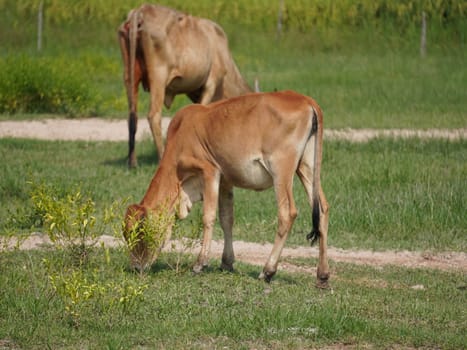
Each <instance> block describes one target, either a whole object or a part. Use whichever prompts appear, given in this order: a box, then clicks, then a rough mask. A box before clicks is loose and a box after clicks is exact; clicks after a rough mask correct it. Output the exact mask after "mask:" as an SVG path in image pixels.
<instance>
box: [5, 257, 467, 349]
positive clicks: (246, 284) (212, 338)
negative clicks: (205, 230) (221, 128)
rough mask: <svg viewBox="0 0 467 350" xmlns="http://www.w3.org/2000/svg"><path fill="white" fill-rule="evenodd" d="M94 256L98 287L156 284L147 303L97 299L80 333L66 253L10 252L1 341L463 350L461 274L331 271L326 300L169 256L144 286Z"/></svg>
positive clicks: (300, 288)
mask: <svg viewBox="0 0 467 350" xmlns="http://www.w3.org/2000/svg"><path fill="white" fill-rule="evenodd" d="M96 253H98V254H97V255H96V256H95V257H93V264H92V265H91V266H90V267H89V268H88V269H85V270H84V274H85V276H87V278H88V279H90V280H93V281H94V282H96V283H99V284H100V285H105V284H107V283H115V284H122V285H123V284H128V283H131V284H135V285H146V286H147V289H146V290H145V292H144V299H143V300H139V301H137V302H135V303H134V304H133V306H132V307H131V308H128V309H126V310H125V309H123V308H120V307H118V306H112V307H109V305H110V301H105V300H102V299H100V298H99V297H91V298H90V299H88V300H87V301H86V302H82V303H81V304H80V305H79V307H78V308H77V310H78V311H79V312H80V315H79V317H78V321H79V322H74V323H70V319H69V316H68V315H67V313H66V312H65V310H64V304H63V302H64V301H63V300H62V299H61V298H60V297H59V295H57V294H56V292H54V290H53V289H52V287H51V285H50V282H49V280H48V275H47V272H46V269H45V268H44V267H43V263H42V259H48V260H51V261H57V262H59V261H61V259H62V257H61V255H60V253H59V252H54V251H32V252H11V253H2V255H0V261H1V264H0V271H1V273H0V282H1V285H2V286H8V288H1V289H0V339H2V341H4V342H5V341H8V342H9V344H10V345H12V346H13V345H14V346H15V347H18V348H22V349H43V348H52V349H58V348H60V349H76V348H85V349H91V348H92V349H130V348H131V349H153V348H159V349H160V348H167V349H187V348H193V349H199V348H224V347H228V348H235V349H250V348H258V349H284V348H288V349H303V348H322V347H324V346H326V345H329V346H339V345H343V344H347V345H352V346H356V347H357V348H359V347H366V346H370V347H373V348H391V347H394V346H395V347H402V348H406V347H409V348H410V347H417V348H418V347H421V348H442V349H460V348H462V347H463V346H465V341H466V339H465V333H466V331H467V329H466V321H467V320H466V315H465V312H463V308H462V305H465V303H466V302H467V300H466V294H465V287H466V283H467V280H466V279H465V275H464V274H462V273H457V272H440V271H436V270H424V269H403V268H396V267H384V268H378V269H376V268H371V267H360V266H354V265H348V264H341V263H331V269H332V272H333V274H334V275H333V280H332V286H333V290H332V291H329V290H327V291H322V290H319V289H316V288H314V283H315V277H314V276H312V275H309V274H300V273H294V274H289V273H287V272H284V271H281V272H280V273H279V274H278V275H277V276H276V278H275V280H274V281H273V283H272V284H271V285H267V284H264V282H262V281H258V280H257V279H256V276H257V272H258V270H259V269H260V267H257V266H250V265H246V264H241V263H238V264H237V265H236V266H237V271H236V272H235V273H233V274H231V273H222V272H220V271H218V270H217V269H216V268H215V266H218V264H219V261H213V262H212V264H213V267H212V268H210V269H209V270H208V271H207V272H205V273H203V274H201V275H198V276H193V275H192V273H191V272H190V271H189V270H188V269H189V265H186V264H185V265H183V270H182V272H179V273H176V272H175V271H174V270H172V269H170V268H169V267H168V265H167V263H168V262H170V259H171V258H172V257H171V255H170V254H163V255H162V256H161V257H160V259H159V260H158V262H157V264H156V265H155V266H154V267H153V270H152V271H151V272H150V273H149V274H148V275H147V276H145V277H144V278H143V279H140V278H139V277H138V276H137V275H135V274H133V273H131V272H128V271H126V270H125V266H126V262H127V257H126V255H124V254H122V252H120V251H117V250H111V252H110V262H109V263H106V262H105V261H104V258H103V254H102V252H101V253H99V251H97V252H96ZM295 263H299V264H307V265H310V264H313V265H314V264H315V261H310V260H303V259H301V260H299V261H295ZM56 268H57V269H59V267H58V266H57V267H56ZM96 276H97V277H96ZM414 286H419V287H418V288H419V289H414V288H413V287H414ZM420 286H423V287H422V289H420Z"/></svg>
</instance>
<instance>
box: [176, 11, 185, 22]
mask: <svg viewBox="0 0 467 350" xmlns="http://www.w3.org/2000/svg"><path fill="white" fill-rule="evenodd" d="M185 19H186V15H184V14H183V13H182V14H179V15H178V17H177V20H178V22H179V23H181V22H183V21H185Z"/></svg>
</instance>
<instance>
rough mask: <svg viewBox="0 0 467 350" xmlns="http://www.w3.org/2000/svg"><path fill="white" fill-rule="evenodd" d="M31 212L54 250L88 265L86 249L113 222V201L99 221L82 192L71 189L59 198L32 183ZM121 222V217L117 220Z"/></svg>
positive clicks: (89, 201) (94, 210) (49, 189)
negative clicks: (35, 216)
mask: <svg viewBox="0 0 467 350" xmlns="http://www.w3.org/2000/svg"><path fill="white" fill-rule="evenodd" d="M31 187H32V188H31V199H32V211H33V212H34V213H35V215H38V216H39V217H40V218H41V221H42V224H43V226H44V229H45V232H46V233H47V235H48V236H49V238H50V240H51V241H52V243H53V244H54V245H55V247H57V248H59V249H66V250H68V251H69V252H70V253H71V256H72V257H74V258H75V259H76V260H77V262H78V263H79V265H83V264H85V263H86V262H87V259H88V255H89V250H90V248H91V247H92V246H94V245H95V244H96V242H97V239H98V238H99V237H100V236H101V235H102V234H103V232H104V230H105V229H106V224H109V223H112V222H114V221H115V218H116V213H115V207H116V206H117V205H120V204H118V203H116V202H114V203H113V204H112V205H111V207H110V208H105V209H104V217H103V220H102V221H98V220H97V219H96V208H95V203H94V201H93V200H92V199H91V197H90V196H85V195H83V194H82V192H81V189H79V188H77V189H75V190H70V191H68V193H66V194H65V195H64V196H60V195H59V194H58V193H57V192H56V191H54V190H53V189H52V187H51V186H47V185H45V184H36V183H31ZM120 221H121V218H120Z"/></svg>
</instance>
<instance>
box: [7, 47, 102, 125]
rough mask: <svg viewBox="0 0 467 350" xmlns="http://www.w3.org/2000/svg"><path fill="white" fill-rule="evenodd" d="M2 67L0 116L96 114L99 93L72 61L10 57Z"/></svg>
mask: <svg viewBox="0 0 467 350" xmlns="http://www.w3.org/2000/svg"><path fill="white" fill-rule="evenodd" d="M0 66H1V67H2V69H1V70H0V113H10V114H13V113H59V114H65V115H68V116H83V115H90V114H95V113H96V107H95V106H96V105H97V103H96V100H95V99H96V97H95V96H96V94H95V93H93V91H92V89H91V85H90V84H89V83H88V81H87V80H86V76H85V75H83V74H81V72H79V70H78V69H77V68H76V67H74V66H70V65H69V62H68V64H67V62H63V61H61V60H60V59H57V58H54V59H52V58H31V57H27V56H9V57H8V58H6V59H3V60H1V61H0Z"/></svg>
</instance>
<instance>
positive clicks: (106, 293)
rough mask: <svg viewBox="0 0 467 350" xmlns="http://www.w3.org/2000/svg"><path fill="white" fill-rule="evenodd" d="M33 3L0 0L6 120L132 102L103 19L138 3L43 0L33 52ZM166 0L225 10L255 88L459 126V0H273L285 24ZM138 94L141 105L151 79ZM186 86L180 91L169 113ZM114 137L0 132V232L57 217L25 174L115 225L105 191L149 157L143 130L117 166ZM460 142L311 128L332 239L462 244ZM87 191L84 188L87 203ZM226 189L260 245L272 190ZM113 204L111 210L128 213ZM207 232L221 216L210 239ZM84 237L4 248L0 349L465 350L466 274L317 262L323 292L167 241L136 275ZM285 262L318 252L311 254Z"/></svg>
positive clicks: (127, 195)
mask: <svg viewBox="0 0 467 350" xmlns="http://www.w3.org/2000/svg"><path fill="white" fill-rule="evenodd" d="M40 3H41V1H39V0H0V30H1V33H2V35H0V48H1V50H0V113H1V114H0V119H4V120H5V119H32V118H44V117H45V116H47V117H64V116H66V117H88V116H95V115H97V116H100V117H103V118H126V114H127V107H126V98H125V93H124V89H123V83H122V67H121V59H120V52H119V48H118V43H117V40H116V29H117V27H118V26H119V24H120V23H121V22H122V21H123V20H124V19H125V18H126V15H127V13H128V11H129V9H130V8H133V7H136V6H139V5H140V1H133V0H130V1H128V0H126V1H124V0H101V1H84V0H44V1H43V6H44V7H43V11H44V28H43V30H44V31H43V43H42V49H41V50H40V51H38V50H37V16H38V10H39V6H40ZM160 3H162V4H165V5H168V6H172V7H176V8H178V9H180V10H183V11H187V12H189V13H192V14H194V15H198V16H202V17H207V18H210V19H213V20H215V21H216V22H218V23H219V24H221V25H222V27H223V28H224V29H225V31H226V32H227V34H228V37H229V40H230V47H231V50H232V52H233V55H234V58H235V60H236V62H237V64H238V66H239V68H240V70H241V72H242V73H243V75H244V76H245V77H246V79H247V80H248V81H249V82H250V83H251V84H252V83H253V81H254V79H255V78H256V77H257V78H259V80H260V85H261V89H262V90H264V91H272V90H274V89H276V88H277V89H294V90H297V91H299V92H302V93H304V94H308V95H311V96H313V97H315V98H316V99H317V101H318V102H319V103H320V105H321V106H322V107H323V109H324V112H325V122H326V127H327V128H346V127H354V128H367V127H371V128H402V127H408V128H461V127H462V128H465V127H466V121H467V115H466V111H467V95H466V91H467V74H466V71H467V70H466V67H465V62H466V57H465V53H466V47H465V44H466V38H465V33H467V28H466V26H467V21H466V9H467V3H466V2H465V1H460V0H458V1H455V0H425V1H424V0H397V1H391V0H342V1H326V0H313V1H305V0H284V1H283V8H282V11H281V18H282V28H281V31H280V32H278V26H277V20H278V13H279V7H280V6H281V5H280V4H281V1H269V0H254V1H251V0H239V1H227V0H218V1H217V0H216V1H214V0H212V1H208V0H198V1H182V0H172V1H161V2H160ZM422 12H425V14H426V19H427V48H426V55H425V56H423V57H422V56H421V55H420V28H421V18H422ZM140 100H141V107H140V111H141V112H140V113H141V117H143V116H144V114H145V113H146V110H147V94H145V93H142V94H141V97H140ZM186 103H188V100H187V99H186V98H184V97H181V96H180V97H178V98H177V99H176V101H175V104H174V106H173V107H172V109H171V110H170V111H165V113H166V114H172V113H173V112H174V111H176V110H177V109H178V108H180V107H181V106H183V105H184V104H186ZM142 119H144V118H142ZM142 122H144V120H142ZM126 150H127V145H126V143H125V142H114V143H112V142H59V141H50V142H47V141H35V140H21V139H1V140H0V159H1V160H2V161H1V163H0V235H1V236H4V237H5V236H6V235H9V234H14V235H17V236H18V235H21V234H22V233H24V234H29V233H30V232H32V231H38V230H39V231H43V232H46V231H47V230H51V229H52V227H51V224H50V222H53V220H52V219H53V218H52V219H51V221H47V220H44V217H43V216H41V212H40V210H39V209H40V208H44V206H38V205H37V203H35V202H34V200H33V199H32V197H34V196H37V191H36V192H34V191H35V190H34V186H31V182H33V183H36V184H45V185H46V186H47V188H51V189H53V192H54V196H56V197H50V198H49V202H48V203H49V204H50V205H49V206H50V207H54V208H55V209H54V210H56V211H57V213H60V210H61V209H64V208H67V205H68V204H69V205H71V204H73V203H75V202H76V203H77V205H78V214H79V215H77V216H73V214H66V213H68V212H64V213H65V215H64V217H66V216H68V217H70V220H68V221H66V220H65V221H64V222H63V223H62V224H63V226H62V227H69V228H68V229H67V230H70V231H73V230H74V229H77V227H79V225H80V224H84V223H86V225H84V226H85V227H86V228H88V229H89V228H90V227H91V226H90V223H93V225H94V224H95V225H96V227H99V231H97V228H93V231H92V232H89V233H90V234H91V236H92V237H93V235H95V234H97V233H101V232H106V233H110V232H112V227H110V226H106V225H105V223H104V217H106V215H107V209H108V208H109V206H111V203H113V202H114V201H116V200H117V201H124V200H126V199H128V200H129V201H132V202H134V201H139V200H140V198H141V197H142V195H143V194H144V192H145V190H146V188H147V186H148V184H149V181H150V179H151V177H152V176H153V173H154V170H155V169H156V167H157V164H156V162H155V157H154V145H153V143H152V141H150V140H146V141H143V142H140V143H138V150H139V154H140V157H139V164H140V167H139V168H138V169H136V170H133V171H129V170H128V169H127V167H126V160H125V156H126ZM466 154H467V142H466V140H461V141H455V142H452V141H443V140H420V139H410V140H389V139H378V140H374V141H371V142H368V143H364V144H354V143H349V142H344V141H330V140H325V149H324V162H323V175H322V178H323V181H322V182H323V186H324V190H325V192H326V195H327V197H328V200H329V202H330V204H331V218H330V228H329V243H330V245H332V246H335V247H339V248H355V249H374V250H386V249H395V250H399V249H408V250H417V251H420V250H421V251H427V252H444V251H457V252H465V251H466V248H467V247H466V233H467V217H466V216H465V212H466V204H465V198H466V197H467V192H466V188H467V186H466V180H465V179H466V178H467V162H466ZM76 189H78V190H76ZM70 191H74V192H73V195H74V196H75V197H70V196H69V195H68V194H69V193H70ZM76 191H78V192H76ZM295 192H296V199H297V205H298V208H299V217H298V219H297V221H296V223H295V225H294V228H293V232H292V233H291V235H290V236H289V240H288V245H292V246H293V245H303V244H307V243H306V240H305V236H306V234H307V233H308V231H309V228H310V215H309V209H308V205H307V203H306V200H305V197H304V194H303V191H302V189H301V186H300V185H299V184H298V182H297V185H296V188H295ZM34 193H36V194H34ZM77 193H79V196H78V194H77ZM81 194H83V197H81ZM84 194H87V195H89V196H90V197H91V200H90V201H84V202H81V199H83V198H87V197H86V196H84ZM54 198H56V200H54ZM235 198H236V202H235V211H236V224H235V227H234V236H235V239H237V240H239V239H242V240H247V241H254V242H271V241H272V239H273V232H274V230H275V227H276V217H275V216H276V215H275V213H276V206H275V202H274V195H273V193H272V191H267V192H264V193H252V192H249V191H243V190H236V192H235ZM83 200H84V199H83ZM67 201H68V202H67ZM70 201H71V202H70ZM66 203H68V204H66ZM42 214H43V213H42ZM116 214H117V217H122V216H123V211H122V212H120V213H118V212H117V213H116ZM199 215H200V206H199V205H197V206H195V208H194V211H193V212H192V214H191V215H190V217H189V218H188V219H187V220H185V221H184V222H182V223H180V230H181V231H180V232H181V233H182V234H183V232H186V233H187V235H188V234H189V233H190V232H191V233H193V232H192V231H193V228H195V229H196V227H197V226H199ZM60 218H62V216H60ZM56 219H57V218H55V221H56ZM44 224H46V226H44ZM68 225H72V227H71V228H70V226H68ZM54 228H55V227H54ZM101 230H103V231H101ZM56 233H57V234H60V233H62V232H58V231H57V232H56ZM67 233H69V232H65V233H63V234H67ZM117 234H118V235H120V232H117ZM221 237H222V235H221V232H220V229H219V227H218V226H217V227H216V231H215V238H216V239H217V238H221ZM85 248H86V249H85V250H82V249H80V250H78V253H79V254H80V256H79V260H78V261H79V264H77V263H76V260H75V259H73V257H74V256H75V254H70V252H69V251H67V250H64V249H61V248H57V247H55V249H42V250H37V251H29V252H28V251H6V250H4V249H2V247H1V246H0V286H2V287H1V288H0V348H2V347H6V348H8V347H10V348H28V349H29V348H30V349H43V348H54V349H56V348H61V349H75V348H90V349H91V348H92V349H95V348H99V349H128V348H137V349H138V348H141V349H143V348H170V349H173V348H179V349H186V348H224V347H229V348H258V349H282V348H292V349H293V348H296V349H302V348H312V347H315V348H323V347H325V346H331V348H332V347H339V346H342V345H343V344H345V345H349V346H355V347H357V348H359V347H370V348H371V347H374V348H399V347H400V348H406V347H411V348H418V347H420V348H443V349H459V348H463V347H465V344H466V338H465V334H466V333H467V330H466V324H467V320H466V315H465V312H463V311H464V309H463V308H462V307H461V305H465V303H466V300H465V299H466V295H465V288H466V285H467V280H466V276H465V273H463V272H462V271H461V272H456V271H451V272H440V271H432V270H429V271H428V270H425V269H416V268H413V269H405V268H397V267H390V266H389V267H384V268H371V267H357V266H354V265H350V264H339V263H335V262H333V261H331V273H332V277H331V278H332V280H331V285H332V288H333V289H332V290H328V291H320V290H316V289H315V288H313V285H314V279H315V277H314V276H311V275H309V274H301V273H294V274H291V273H286V272H284V271H280V272H279V273H278V274H277V276H276V278H275V279H274V281H273V283H272V285H265V284H262V283H259V282H258V281H257V280H256V277H257V275H258V273H259V268H258V267H252V266H248V265H244V264H241V263H236V268H237V272H236V273H234V274H224V273H221V272H219V271H217V270H216V267H217V266H218V265H219V261H213V262H212V266H213V267H211V268H210V269H209V270H208V271H207V273H205V274H202V275H200V276H197V277H194V276H192V274H191V273H190V272H189V271H190V266H191V264H192V263H193V261H194V257H191V256H186V257H180V256H174V255H173V254H162V255H161V257H160V258H159V259H158V261H157V263H156V264H155V265H154V266H153V267H152V269H151V270H150V271H149V272H148V273H147V274H145V275H142V276H140V275H136V274H133V273H132V272H130V271H129V270H128V257H127V255H126V254H125V252H124V251H123V250H120V249H111V250H108V249H102V248H99V247H87V246H86V247H85ZM83 252H85V256H83ZM83 257H85V259H82V258H83ZM174 261H175V263H174ZM288 262H289V263H293V264H295V265H299V266H301V265H303V266H305V267H309V266H315V265H316V260H315V259H313V258H310V259H293V260H290V261H288ZM174 266H176V268H174Z"/></svg>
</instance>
